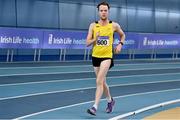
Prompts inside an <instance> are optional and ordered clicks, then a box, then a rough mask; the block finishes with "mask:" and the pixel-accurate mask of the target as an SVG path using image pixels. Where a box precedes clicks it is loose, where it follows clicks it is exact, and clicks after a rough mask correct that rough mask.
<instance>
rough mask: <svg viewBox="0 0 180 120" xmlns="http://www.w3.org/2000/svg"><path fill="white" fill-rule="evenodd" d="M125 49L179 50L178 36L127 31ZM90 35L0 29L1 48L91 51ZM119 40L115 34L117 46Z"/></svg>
mask: <svg viewBox="0 0 180 120" xmlns="http://www.w3.org/2000/svg"><path fill="white" fill-rule="evenodd" d="M125 34H126V40H125V43H124V46H123V49H162V48H173V49H175V48H180V35H179V34H152V33H131V32H127V33H125ZM86 36H87V32H84V31H60V30H38V29H25V28H0V48H18V49H22V48H25V49H31V48H40V49H91V48H92V46H90V47H86ZM119 41H120V38H119V35H118V34H117V33H116V34H115V35H114V47H115V46H116V45H117V44H118V43H119Z"/></svg>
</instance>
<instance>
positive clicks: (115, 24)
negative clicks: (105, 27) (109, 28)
mask: <svg viewBox="0 0 180 120" xmlns="http://www.w3.org/2000/svg"><path fill="white" fill-rule="evenodd" d="M112 25H113V26H114V27H117V26H120V25H119V23H117V22H114V21H113V22H112Z"/></svg>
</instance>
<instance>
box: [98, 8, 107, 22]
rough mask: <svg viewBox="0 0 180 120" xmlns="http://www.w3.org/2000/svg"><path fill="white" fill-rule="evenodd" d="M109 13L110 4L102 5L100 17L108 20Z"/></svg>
mask: <svg viewBox="0 0 180 120" xmlns="http://www.w3.org/2000/svg"><path fill="white" fill-rule="evenodd" d="M108 15H109V9H108V6H106V5H100V6H99V17H100V19H101V20H106V19H108Z"/></svg>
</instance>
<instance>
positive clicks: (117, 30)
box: [113, 22, 125, 54]
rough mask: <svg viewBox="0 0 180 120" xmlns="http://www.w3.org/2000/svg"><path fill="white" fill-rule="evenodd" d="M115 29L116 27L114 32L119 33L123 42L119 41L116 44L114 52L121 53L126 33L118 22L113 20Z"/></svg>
mask: <svg viewBox="0 0 180 120" xmlns="http://www.w3.org/2000/svg"><path fill="white" fill-rule="evenodd" d="M113 29H114V32H117V33H118V35H119V37H120V42H121V43H120V42H119V44H118V45H117V46H116V48H115V50H114V52H115V53H116V54H117V53H120V51H121V49H122V44H124V41H125V34H124V32H123V30H122V29H121V27H120V25H119V24H118V23H115V22H113Z"/></svg>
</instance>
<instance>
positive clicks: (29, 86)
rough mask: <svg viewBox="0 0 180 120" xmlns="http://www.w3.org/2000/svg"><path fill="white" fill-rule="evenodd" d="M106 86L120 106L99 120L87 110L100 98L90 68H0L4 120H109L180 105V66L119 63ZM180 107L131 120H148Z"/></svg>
mask: <svg viewBox="0 0 180 120" xmlns="http://www.w3.org/2000/svg"><path fill="white" fill-rule="evenodd" d="M107 83H108V85H109V87H110V90H111V94H112V96H113V97H114V98H115V101H116V105H115V108H114V111H113V113H110V114H107V113H106V112H105V108H106V104H107V101H106V99H105V98H104V97H103V98H102V100H101V103H100V105H99V108H98V111H97V116H91V115H89V114H87V113H86V110H87V109H88V108H89V107H91V106H92V104H93V101H94V95H95V87H96V82H95V74H94V71H93V67H92V65H91V62H89V61H88V62H85V61H78V62H27V63H0V119H110V118H113V117H115V116H119V115H121V114H125V113H128V112H130V111H134V110H138V109H141V108H144V107H147V106H151V105H154V104H158V103H162V102H166V101H171V100H176V99H180V60H124V61H115V66H114V67H113V68H112V69H111V70H110V71H109V73H108V76H107ZM177 106H180V104H179V103H176V104H171V105H168V106H165V107H161V108H157V109H153V110H149V111H145V112H142V113H140V114H137V115H132V116H128V117H127V119H143V118H144V117H146V116H148V115H150V114H153V113H155V112H158V111H162V110H165V109H169V108H175V107H177Z"/></svg>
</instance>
